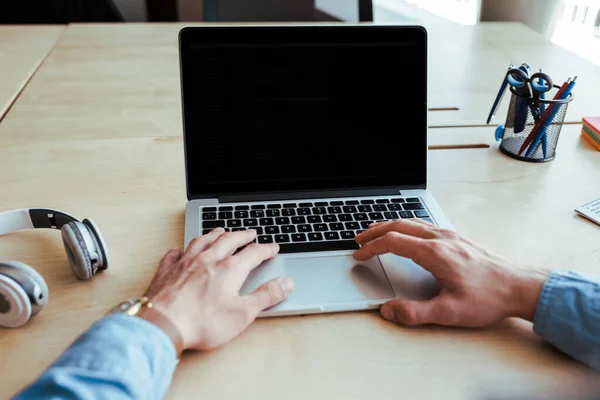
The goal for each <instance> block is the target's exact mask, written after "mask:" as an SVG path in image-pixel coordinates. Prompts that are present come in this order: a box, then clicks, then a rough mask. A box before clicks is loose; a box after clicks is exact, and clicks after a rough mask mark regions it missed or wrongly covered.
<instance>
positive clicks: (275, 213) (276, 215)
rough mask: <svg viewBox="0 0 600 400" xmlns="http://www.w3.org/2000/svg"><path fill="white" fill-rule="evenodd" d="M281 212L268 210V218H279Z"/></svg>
mask: <svg viewBox="0 0 600 400" xmlns="http://www.w3.org/2000/svg"><path fill="white" fill-rule="evenodd" d="M280 215H281V212H280V211H279V210H267V217H279V216H280Z"/></svg>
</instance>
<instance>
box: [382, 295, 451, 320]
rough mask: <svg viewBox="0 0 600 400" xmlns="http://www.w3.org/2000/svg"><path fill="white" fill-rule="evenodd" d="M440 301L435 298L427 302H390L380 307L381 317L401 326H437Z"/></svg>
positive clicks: (439, 317)
mask: <svg viewBox="0 0 600 400" xmlns="http://www.w3.org/2000/svg"><path fill="white" fill-rule="evenodd" d="M440 311H441V301H440V299H439V298H438V297H435V298H433V299H431V300H427V301H418V300H417V301H415V300H392V301H388V302H387V303H385V304H384V305H383V306H382V307H381V316H382V317H383V318H384V319H387V320H388V321H393V322H397V323H399V324H402V325H409V326H413V325H423V324H439V323H440V320H441V312H440Z"/></svg>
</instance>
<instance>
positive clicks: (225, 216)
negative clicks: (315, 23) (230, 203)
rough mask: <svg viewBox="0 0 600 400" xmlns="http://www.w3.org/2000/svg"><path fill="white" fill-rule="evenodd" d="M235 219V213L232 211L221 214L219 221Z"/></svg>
mask: <svg viewBox="0 0 600 400" xmlns="http://www.w3.org/2000/svg"><path fill="white" fill-rule="evenodd" d="M231 218H233V213H232V212H231V211H225V212H220V213H219V219H231Z"/></svg>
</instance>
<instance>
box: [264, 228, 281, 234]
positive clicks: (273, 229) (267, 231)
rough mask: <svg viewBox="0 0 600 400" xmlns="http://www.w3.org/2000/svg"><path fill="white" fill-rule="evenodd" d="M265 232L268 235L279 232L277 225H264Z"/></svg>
mask: <svg viewBox="0 0 600 400" xmlns="http://www.w3.org/2000/svg"><path fill="white" fill-rule="evenodd" d="M265 233H266V234H269V235H274V234H276V233H279V227H278V226H266V227H265Z"/></svg>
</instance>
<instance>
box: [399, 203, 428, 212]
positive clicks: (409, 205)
mask: <svg viewBox="0 0 600 400" xmlns="http://www.w3.org/2000/svg"><path fill="white" fill-rule="evenodd" d="M402 207H404V209H405V210H423V209H424V208H425V207H424V206H423V204H421V203H404V204H403V205H402Z"/></svg>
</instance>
